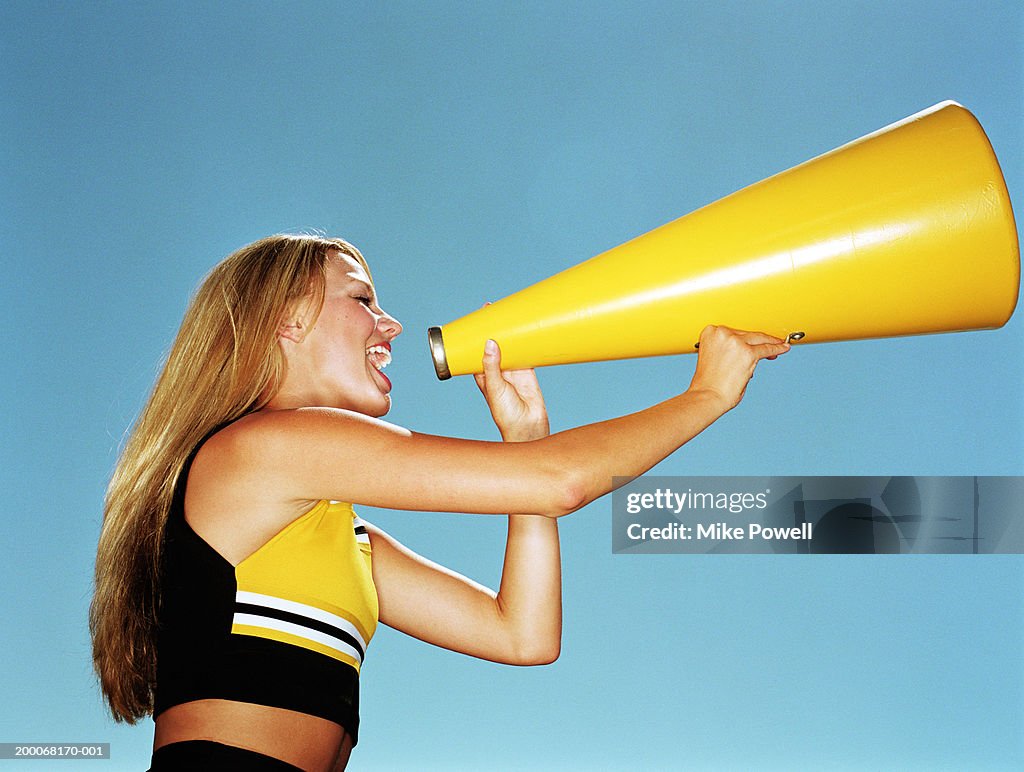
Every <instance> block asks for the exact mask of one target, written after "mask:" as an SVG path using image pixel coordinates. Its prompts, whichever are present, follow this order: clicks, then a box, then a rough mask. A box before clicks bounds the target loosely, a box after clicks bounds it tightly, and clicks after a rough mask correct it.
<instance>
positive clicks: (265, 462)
mask: <svg viewBox="0 0 1024 772" xmlns="http://www.w3.org/2000/svg"><path fill="white" fill-rule="evenodd" d="M788 348H789V347H788V346H786V345H785V344H783V343H782V342H781V341H780V340H779V339H778V338H774V337H771V336H768V335H764V334H761V333H747V332H739V331H735V330H730V329H728V328H725V327H717V328H712V327H709V328H707V329H706V330H705V331H704V333H703V334H702V336H701V347H700V358H699V359H698V364H697V371H696V373H695V375H694V378H693V382H692V383H691V385H690V388H689V389H688V390H687V391H686V392H684V393H683V394H680V395H678V396H675V397H672V398H671V399H668V400H666V401H664V402H662V403H660V404H658V405H655V406H653V407H650V408H648V409H646V410H642V411H640V412H637V413H633V414H631V415H627V416H623V417H621V418H614V419H611V420H609V421H603V422H600V423H596V424H590V425H587V426H581V427H579V428H577V429H570V430H568V431H565V432H560V433H558V434H555V435H551V436H550V437H546V438H543V439H538V440H533V441H531V442H519V443H493V442H479V441H473V440H462V439H454V438H449V437H437V436H432V435H425V434H418V433H415V432H411V431H409V430H407V429H402V428H400V427H397V426H394V425H392V424H388V423H386V422H383V421H380V420H378V419H374V418H369V417H367V416H364V415H360V414H357V413H352V412H349V411H344V410H335V409H328V408H303V409H299V410H282V411H276V412H268V411H262V412H260V413H256V414H253V415H251V416H247V417H246V418H244V419H242V420H241V421H238V422H236V423H235V424H232V425H231V426H230V427H228V428H227V429H225V430H224V431H222V432H220V433H218V434H217V435H215V436H214V437H213V438H212V439H211V440H210V442H208V443H207V446H204V451H206V450H207V447H210V448H211V451H212V450H213V448H214V447H217V448H219V449H218V450H217V451H216V457H217V459H218V462H217V463H216V464H210V465H208V468H209V469H210V473H214V474H218V476H219V478H220V479H222V480H230V481H231V483H230V484H232V485H237V486H240V487H244V489H245V496H246V498H249V497H251V496H253V495H263V496H266V497H268V498H270V497H272V498H274V499H278V500H281V499H284V500H286V501H287V502H288V503H291V504H294V503H295V502H301V501H309V500H317V499H339V500H344V501H351V502H353V503H356V504H368V505H372V506H379V507H385V508H390V509H406V510H432V511H444V512H478V513H489V514H498V513H507V512H512V513H537V512H540V513H544V514H549V515H563V514H567V513H569V512H572V511H574V510H576V509H578V508H579V507H581V506H583V505H585V504H587V503H589V502H590V501H592V500H594V499H595V498H597V497H598V496H601V495H603V494H605V493H607V492H608V491H610V490H611V489H612V477H614V476H638V475H640V474H643V473H644V472H646V471H647V470H648V469H650V468H651V467H652V466H654V465H655V464H656V463H658V462H659V461H661V460H662V459H663V458H665V457H666V456H668V455H669V454H671V453H672V452H673V451H675V450H676V449H678V448H679V447H680V446H681V445H683V444H684V443H685V442H687V441H688V440H690V439H691V438H693V437H694V436H696V435H697V434H699V433H700V432H701V431H703V430H704V429H705V428H707V426H709V425H710V424H711V423H712V422H713V421H714V420H715V419H717V418H718V417H719V416H721V415H722V414H723V413H725V412H726V411H728V410H729V409H731V408H732V407H734V406H735V405H736V404H737V403H738V402H739V400H740V399H741V398H742V395H743V391H744V389H745V388H746V384H747V381H748V380H749V379H750V377H751V375H752V374H753V371H754V367H755V366H756V364H757V362H758V360H760V359H762V358H765V357H774V356H777V355H778V354H781V353H783V352H785V351H787V350H788ZM487 356H489V357H494V356H497V353H496V352H495V353H490V354H488V355H487ZM293 511H294V509H293Z"/></svg>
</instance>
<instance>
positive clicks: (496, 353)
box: [481, 339, 506, 397]
mask: <svg viewBox="0 0 1024 772" xmlns="http://www.w3.org/2000/svg"><path fill="white" fill-rule="evenodd" d="M483 366H484V372H483V385H482V386H481V388H482V390H483V392H484V394H485V395H486V396H488V397H496V396H498V395H499V394H501V392H503V391H504V390H505V386H506V383H505V379H504V378H502V377H501V349H500V348H498V344H497V342H495V341H494V340H490V339H488V341H487V343H486V344H484V359H483Z"/></svg>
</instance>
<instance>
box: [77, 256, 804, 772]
mask: <svg viewBox="0 0 1024 772" xmlns="http://www.w3.org/2000/svg"><path fill="white" fill-rule="evenodd" d="M401 331H402V327H401V325H400V324H399V323H398V321H397V320H395V319H394V318H393V317H391V316H390V315H388V314H387V313H386V312H385V311H383V310H382V309H381V307H380V304H379V302H378V299H377V297H376V294H375V292H374V287H373V283H372V279H371V277H370V271H369V268H368V266H367V265H366V262H365V260H364V259H363V257H362V255H361V254H360V253H359V252H358V250H356V249H355V248H354V247H353V246H352V245H350V244H348V243H347V242H345V241H343V240H341V239H323V238H316V237H309V236H272V237H270V238H266V239H263V240H261V241H258V242H256V243H254V244H251V245H249V246H247V247H245V248H243V249H241V250H239V251H238V252H236V253H234V254H233V255H231V256H229V257H228V258H227V259H225V260H224V261H223V262H222V263H220V264H219V265H218V266H217V267H216V268H215V269H214V270H213V271H212V272H211V273H210V275H209V276H208V277H207V278H206V280H205V281H204V283H203V285H202V287H201V288H200V289H199V291H198V293H197V295H196V297H195V298H194V300H193V301H192V304H191V306H190V307H189V310H188V311H187V313H186V315H185V319H184V321H183V323H182V327H181V330H180V332H179V334H178V337H177V340H176V341H175V343H174V346H173V348H172V350H171V353H170V355H169V357H168V361H167V364H166V366H165V367H164V370H163V372H162V374H161V375H160V378H159V380H158V381H157V384H156V387H155V388H154V390H153V393H152V395H151V396H150V399H149V402H148V403H147V405H146V407H145V408H144V410H143V412H142V414H141V415H140V417H139V419H138V421H137V423H136V424H135V426H134V428H133V430H132V433H131V436H130V438H129V440H128V442H127V444H126V446H125V448H124V451H123V453H122V455H121V458H120V460H119V462H118V465H117V467H116V469H115V472H114V475H113V478H112V480H111V483H110V488H109V491H108V495H107V501H106V507H105V512H104V522H103V529H102V533H101V535H100V541H99V549H98V556H97V564H96V589H95V596H94V599H93V604H92V608H91V611H90V627H91V631H92V636H93V656H94V663H95V667H96V670H97V673H98V675H99V678H100V683H101V688H102V690H103V694H104V696H105V698H106V700H107V702H108V704H109V707H110V709H111V712H112V714H113V716H114V718H115V719H117V720H121V721H128V722H131V723H134V722H135V721H137V720H138V719H140V718H142V717H143V716H145V715H149V714H152V715H153V716H154V720H155V724H156V732H155V739H154V754H153V765H152V769H153V770H164V769H189V770H201V769H217V770H224V769H235V768H237V769H246V770H258V769H284V770H288V769H296V768H298V769H303V770H316V771H317V772H326V771H329V770H340V769H343V768H344V767H345V765H346V764H347V761H348V757H349V754H350V752H351V749H352V746H353V745H355V743H356V740H357V737H358V722H359V718H358V689H359V685H358V673H359V668H360V665H361V663H362V660H363V657H364V656H365V654H366V645H367V643H368V642H369V639H370V637H371V636H372V635H373V633H374V629H375V628H376V625H377V622H378V621H381V622H384V623H385V624H387V625H389V626H391V627H395V628H397V629H399V630H402V631H404V632H406V633H409V634H410V635H413V636H415V637H417V638H420V639H421V640H424V641H426V642H428V643H433V644H435V645H438V646H444V647H446V648H449V649H453V650H455V651H460V652H463V653H466V654H470V655H472V656H476V657H482V658H485V659H489V660H493V661H496V662H505V663H510V664H518V665H530V664H544V663H549V662H552V661H553V660H554V659H556V658H557V656H558V652H559V644H560V637H561V577H560V570H559V552H558V533H557V527H556V523H557V518H558V517H560V516H562V515H565V514H568V513H570V512H573V511H575V510H576V509H579V508H580V507H582V506H584V505H585V504H587V503H589V502H591V501H593V500H594V499H595V498H597V497H599V496H601V495H603V494H605V493H607V492H608V491H609V490H610V489H611V486H612V477H613V476H616V475H621V476H634V475H640V474H642V473H643V472H645V471H646V470H648V469H649V468H650V467H652V466H653V465H654V464H656V463H657V462H658V461H660V460H661V459H663V458H665V457H666V456H667V455H669V454H670V453H672V452H673V451H675V450H676V449H677V448H679V447H680V446H681V445H682V444H683V443H685V442H687V441H688V440H689V439H691V438H692V437H694V436H695V435H696V434H698V433H699V432H700V431H702V430H703V429H704V428H706V427H707V426H708V425H710V424H711V423H712V422H713V421H715V420H716V419H717V418H718V417H719V416H721V415H722V414H723V413H725V412H726V411H728V410H729V409H731V408H732V407H734V406H735V405H737V404H738V403H739V401H740V399H741V398H742V396H743V393H744V390H745V388H746V385H747V382H748V381H749V379H750V377H751V376H752V374H753V371H754V367H755V365H756V364H757V362H758V360H760V359H762V358H774V357H775V356H777V355H778V354H781V353H783V352H784V351H786V350H788V348H789V347H788V346H787V345H786V344H784V343H783V342H782V341H780V340H779V339H777V338H773V337H771V336H768V335H764V334H761V333H748V332H740V331H736V330H730V329H728V328H725V327H708V328H707V329H706V330H705V331H704V332H703V334H702V335H701V341H700V342H701V346H700V356H699V359H698V362H697V369H696V373H695V375H694V378H693V381H692V383H691V384H690V387H689V389H687V390H686V391H685V392H684V393H682V394H679V395H678V396H676V397H673V398H672V399H669V400H667V401H665V402H662V403H660V404H658V405H655V406H653V407H651V408H648V409H646V410H643V411H641V412H638V413H634V414H632V415H628V416H624V417H621V418H616V419H613V420H609V421H605V422H602V423H598V424H592V425H588V426H583V427H579V428H577V429H572V430H569V431H566V432H561V433H558V434H555V435H550V436H549V432H548V421H547V414H546V410H545V406H544V401H543V398H542V396H541V392H540V389H539V388H538V386H537V381H536V378H535V376H534V374H533V371H532V370H527V371H515V372H503V371H501V369H500V361H501V360H500V351H499V350H498V347H497V345H496V344H494V343H493V342H488V344H487V346H486V350H485V352H482V356H483V369H484V372H483V374H482V375H480V376H477V384H478V385H479V386H480V389H481V391H482V393H483V395H484V397H485V399H486V400H487V404H488V406H489V407H490V410H491V414H492V416H493V418H494V421H495V423H496V424H497V426H498V428H499V430H500V432H501V435H502V438H503V440H504V442H501V443H498V442H478V441H470V440H462V439H452V438H448V437H438V436H429V435H424V434H418V433H416V432H412V431H409V430H406V429H403V428H400V427H398V426H395V425H392V424H388V423H386V422H384V421H382V420H380V417H381V416H384V415H385V414H386V413H387V412H388V410H389V408H390V404H391V397H390V391H391V383H390V381H389V380H388V379H387V377H386V376H384V374H383V373H382V372H381V370H382V369H383V368H384V366H385V365H386V364H387V363H388V362H389V361H390V359H391V356H390V350H391V345H390V344H391V341H392V340H394V338H395V337H396V336H397V335H399V333H401ZM353 503H354V504H357V505H358V504H365V505H368V506H378V507H386V508H391V509H407V510H429V511H442V512H473V513H483V514H501V513H511V514H510V516H509V523H508V541H507V545H506V551H505V562H504V567H503V572H502V577H501V584H500V589H499V590H498V592H497V593H495V592H493V591H491V590H489V589H487V588H485V587H482V586H480V585H478V584H476V583H474V582H472V581H470V580H469V579H466V578H464V577H462V576H459V575H458V574H455V573H454V572H452V571H449V570H446V569H444V568H443V567H441V566H438V565H436V564H434V563H431V562H430V561H428V560H426V559H424V558H422V557H420V556H418V555H416V554H414V553H412V552H411V551H409V550H408V549H406V548H405V547H403V546H402V545H401V544H399V543H398V542H397V541H395V540H394V539H393V538H392V537H391V536H389V535H388V534H386V533H384V532H383V531H381V530H380V529H378V528H375V527H374V526H372V525H370V524H369V523H365V522H364V521H362V520H361V519H360V518H359V517H358V516H357V515H356V514H355V511H354V510H353V509H352V504H353Z"/></svg>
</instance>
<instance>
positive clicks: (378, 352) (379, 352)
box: [366, 346, 391, 370]
mask: <svg viewBox="0 0 1024 772" xmlns="http://www.w3.org/2000/svg"><path fill="white" fill-rule="evenodd" d="M366 356H367V358H368V359H369V360H370V364H371V365H373V366H374V367H376V368H377V369H378V370H383V369H384V368H385V367H387V366H388V365H389V364H391V352H390V351H388V350H387V349H386V348H384V347H383V346H370V347H369V348H368V349H366Z"/></svg>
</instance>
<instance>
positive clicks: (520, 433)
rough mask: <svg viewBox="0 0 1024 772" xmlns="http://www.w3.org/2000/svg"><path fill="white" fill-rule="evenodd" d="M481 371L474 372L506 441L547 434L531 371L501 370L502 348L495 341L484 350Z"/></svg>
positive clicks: (541, 399) (541, 400)
mask: <svg viewBox="0 0 1024 772" xmlns="http://www.w3.org/2000/svg"><path fill="white" fill-rule="evenodd" d="M483 366H484V371H483V373H480V374H477V375H474V376H473V377H474V378H475V379H476V385H477V386H479V387H480V391H481V392H482V393H483V395H484V399H486V400H487V406H488V407H489V408H490V409H491V416H492V417H493V418H494V423H495V424H497V426H498V431H500V432H501V437H502V439H503V440H504V441H505V442H526V441H528V440H537V439H540V438H541V437H547V436H548V434H550V432H551V429H550V427H549V426H548V411H547V408H546V407H545V406H544V395H543V394H541V391H540V385H539V384H538V383H537V374H536V373H534V371H533V370H532V369H531V370H504V371H503V370H502V369H501V350H500V349H499V348H498V344H497V343H495V342H494V341H488V342H487V345H486V347H485V349H484V359H483Z"/></svg>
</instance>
